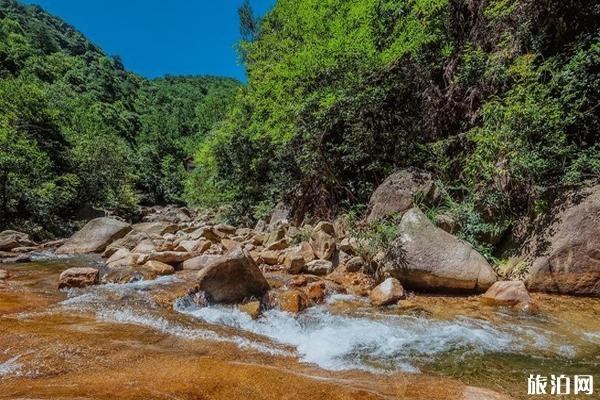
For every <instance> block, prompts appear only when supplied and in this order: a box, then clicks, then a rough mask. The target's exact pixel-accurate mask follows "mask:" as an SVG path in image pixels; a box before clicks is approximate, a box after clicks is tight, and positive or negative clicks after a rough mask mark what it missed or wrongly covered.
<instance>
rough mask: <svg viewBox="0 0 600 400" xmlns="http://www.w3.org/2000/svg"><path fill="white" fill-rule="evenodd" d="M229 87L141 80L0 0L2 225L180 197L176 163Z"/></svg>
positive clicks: (37, 229)
mask: <svg viewBox="0 0 600 400" xmlns="http://www.w3.org/2000/svg"><path fill="white" fill-rule="evenodd" d="M238 86H239V83H238V82H237V81H235V80H233V79H224V78H212V77H198V78H196V77H166V78H164V79H155V80H147V79H145V78H142V77H139V76H136V75H135V74H133V73H130V72H128V71H126V70H125V69H124V67H123V64H122V63H121V61H120V59H119V58H118V57H109V56H107V55H106V54H104V53H103V52H102V50H100V49H99V48H97V47H96V46H94V45H93V44H92V43H91V42H90V41H88V40H87V39H86V38H85V37H84V36H83V35H82V34H80V33H79V32H77V31H76V30H75V29H74V28H72V27H71V26H69V25H67V24H66V23H64V22H63V21H61V20H60V19H58V18H55V17H52V16H50V15H49V14H47V13H46V12H44V11H43V10H42V9H40V8H38V7H35V6H23V5H21V4H19V3H17V2H16V1H14V0H0V228H2V229H4V228H10V227H13V228H18V229H21V230H27V231H29V232H31V233H34V234H37V235H47V234H49V233H55V234H59V233H64V231H67V230H69V228H70V226H69V222H71V221H73V220H75V219H77V218H78V217H79V216H80V215H78V214H80V213H81V212H83V210H84V209H88V208H89V207H91V206H94V207H100V208H104V209H107V210H112V211H115V212H118V213H120V214H122V215H126V214H127V213H128V212H131V211H133V210H134V208H135V206H136V205H137V204H138V203H139V202H140V201H142V202H148V203H163V202H182V201H183V198H182V196H183V193H184V187H185V184H186V181H187V179H188V172H187V171H186V169H185V162H186V160H188V159H189V157H190V156H191V155H193V154H194V152H195V151H196V146H197V143H199V142H200V141H201V139H202V137H203V136H204V135H206V134H207V133H208V132H209V131H210V130H211V129H212V128H213V126H214V125H215V124H216V123H217V122H218V121H219V119H220V118H221V117H222V116H223V115H224V113H225V112H226V110H227V108H228V106H229V103H230V101H231V100H232V98H233V96H234V93H235V92H236V91H237V88H238Z"/></svg>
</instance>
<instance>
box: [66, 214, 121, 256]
mask: <svg viewBox="0 0 600 400" xmlns="http://www.w3.org/2000/svg"><path fill="white" fill-rule="evenodd" d="M129 231H131V225H129V224H127V223H125V222H122V221H119V220H117V219H114V218H107V217H103V218H96V219H93V220H91V221H90V222H88V223H87V224H85V226H84V227H83V228H82V229H81V230H80V231H79V232H77V233H75V234H74V235H73V236H71V237H70V238H69V239H68V240H67V241H66V242H65V244H64V245H62V246H61V247H59V248H58V249H56V253H57V254H75V253H78V254H83V253H95V252H97V253H99V252H102V251H104V250H105V249H106V247H107V246H108V245H109V244H111V243H112V242H114V241H115V240H117V239H120V238H122V237H123V236H125V235H126V234H127V233H128V232H129Z"/></svg>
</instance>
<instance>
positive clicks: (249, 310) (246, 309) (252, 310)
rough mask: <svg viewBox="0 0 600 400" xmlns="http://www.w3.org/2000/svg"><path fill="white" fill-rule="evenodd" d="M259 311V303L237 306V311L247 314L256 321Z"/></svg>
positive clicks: (251, 302)
mask: <svg viewBox="0 0 600 400" xmlns="http://www.w3.org/2000/svg"><path fill="white" fill-rule="evenodd" d="M260 309H261V305H260V301H250V302H248V303H244V304H240V306H239V310H240V311H241V312H243V313H246V314H248V315H249V316H250V317H251V318H252V319H258V317H259V316H260Z"/></svg>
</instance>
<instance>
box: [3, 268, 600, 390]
mask: <svg viewBox="0 0 600 400" xmlns="http://www.w3.org/2000/svg"><path fill="white" fill-rule="evenodd" d="M92 262H94V260H88V259H85V260H81V259H74V260H58V261H57V260H54V261H50V262H38V263H31V264H22V265H9V266H3V268H5V269H7V270H8V271H9V272H10V273H11V278H10V279H9V280H8V281H7V282H5V283H3V284H2V283H0V398H2V399H109V398H110V399H424V400H425V399H427V400H429V399H486V398H489V399H503V398H509V397H508V396H512V397H514V398H527V396H526V388H527V386H526V377H527V376H528V373H530V372H533V371H535V372H536V373H540V374H546V373H550V372H552V373H565V374H576V373H581V374H583V373H588V374H595V375H596V376H597V377H598V378H597V379H600V370H599V368H598V365H599V361H600V351H599V347H600V300H597V299H582V298H571V297H561V296H547V295H534V297H535V300H536V302H537V303H538V304H539V310H538V311H537V312H536V313H535V315H528V314H522V313H519V312H515V311H511V310H500V311H499V310H497V309H494V308H490V307H482V306H481V305H480V304H479V302H478V301H477V299H476V298H449V297H432V296H417V297H412V298H410V299H409V300H407V301H405V302H404V303H403V304H402V305H401V306H400V307H393V308H390V309H388V310H385V311H378V310H372V309H370V308H369V307H368V306H367V305H365V304H363V303H361V302H360V301H357V300H356V299H340V301H338V302H332V303H331V304H330V305H328V306H327V307H328V309H327V310H326V311H324V310H322V311H320V312H327V314H323V315H327V316H329V317H328V318H341V319H340V320H339V321H342V325H343V324H351V323H353V321H354V320H355V319H356V320H357V321H363V322H364V321H367V322H368V321H369V320H370V319H366V318H372V320H373V323H374V324H378V326H381V329H386V330H384V331H383V332H388V330H387V329H392V330H393V329H394V327H395V326H396V325H394V324H396V323H400V324H403V323H404V321H405V320H404V319H403V318H408V319H407V320H406V322H407V323H417V322H418V323H421V322H423V321H433V323H435V324H439V327H440V329H442V330H444V329H445V330H448V332H449V333H448V334H447V335H444V336H439V337H438V336H435V335H434V336H432V337H431V338H430V339H428V337H427V336H426V335H425V336H424V340H425V341H426V340H431V341H432V342H431V343H430V345H431V347H434V346H436V345H439V343H437V344H436V343H435V341H436V340H449V339H448V338H450V339H452V338H453V336H452V335H453V334H454V333H453V332H454V331H456V332H457V333H456V335H457V339H456V340H457V343H456V344H452V345H451V346H449V347H448V349H447V350H444V351H441V352H439V353H436V354H432V355H431V356H430V355H427V354H426V355H425V356H423V355H422V354H417V355H415V360H414V362H413V360H412V358H411V357H410V356H407V357H406V358H403V357H400V358H402V360H403V361H402V362H406V361H407V360H408V362H409V363H410V364H411V365H412V366H414V367H416V368H418V370H419V372H417V373H414V372H413V373H411V372H406V371H404V370H403V368H401V367H398V365H403V364H402V363H400V364H398V363H396V358H398V355H395V356H394V357H395V358H394V357H392V360H388V359H386V358H385V357H383V359H381V360H380V359H371V358H374V357H375V356H373V357H371V358H369V357H367V356H368V355H369V354H368V353H369V351H367V352H366V353H367V354H364V353H360V351H358V350H357V352H358V353H357V355H356V359H354V358H352V357H350V362H349V364H348V367H347V368H337V367H336V368H331V367H330V365H331V360H330V358H327V357H322V356H321V355H320V354H319V353H318V352H317V354H316V355H313V354H312V353H310V351H309V352H308V354H309V355H308V356H306V355H305V356H304V357H303V356H302V351H299V350H298V353H301V354H297V349H296V348H294V345H293V344H294V343H296V342H294V341H293V340H292V341H291V342H290V343H287V342H286V341H285V340H281V339H279V340H278V338H279V337H278V336H277V332H274V333H273V335H272V336H271V337H269V335H268V334H265V335H263V334H261V333H262V331H260V329H263V328H264V327H263V326H262V325H260V323H258V322H257V323H256V325H252V324H255V323H254V322H252V323H249V322H248V324H250V325H248V327H249V328H248V329H245V327H246V326H245V325H241V326H237V325H236V324H237V322H232V323H230V324H227V323H224V324H219V323H215V322H214V321H206V320H202V319H199V318H194V316H195V315H196V314H195V313H194V312H190V313H185V312H183V313H181V312H176V311H173V310H170V309H168V308H164V307H160V306H157V305H156V304H153V303H152V301H151V300H149V299H152V298H154V297H153V296H152V295H153V294H154V293H155V291H156V290H158V286H160V285H157V287H154V286H150V285H149V286H147V287H146V286H144V285H143V284H142V285H140V286H139V287H137V286H135V287H129V286H127V285H125V286H123V288H127V290H124V289H122V288H121V287H119V286H117V285H111V286H109V287H107V288H105V289H98V288H96V289H93V290H91V291H88V292H86V290H83V291H75V292H70V293H67V292H59V291H58V290H57V289H56V282H57V279H58V274H59V273H60V271H62V270H63V269H65V268H67V267H70V266H73V265H82V264H89V263H92ZM182 284H183V283H182ZM165 285H177V283H173V282H165ZM166 287H169V288H170V286H166ZM94 290H95V291H94ZM163 290H165V289H164V288H163ZM169 290H170V289H169ZM140 293H141V294H143V296H141V295H140ZM148 294H150V296H148ZM202 311H203V310H200V311H199V312H200V314H199V315H203V314H202ZM215 312H220V313H225V314H223V315H224V317H223V318H226V317H228V314H226V313H227V310H225V311H223V310H221V309H217V310H215ZM235 315H237V314H235ZM319 315H320V314H315V316H314V317H315V318H317V317H318V316H319ZM272 318H275V320H274V321H275V322H277V323H279V322H280V321H279V320H278V319H277V318H282V319H281V321H284V322H286V323H288V324H289V323H290V319H291V317H290V318H288V317H283V316H279V315H275V316H273V317H272ZM395 318H401V319H399V320H398V321H397V322H396V319H395ZM465 318H466V320H464V321H463V319H465ZM389 320H391V321H395V322H394V324H391V325H389V327H388V325H381V323H380V322H381V321H386V324H387V323H388V322H387V321H389ZM333 321H338V320H333ZM454 321H458V322H456V323H455V322H454ZM242 322H243V320H242ZM507 322H509V323H513V324H519V323H520V324H521V326H522V327H523V329H532V330H536V329H539V330H542V329H543V330H544V332H546V330H548V331H549V332H551V333H548V334H545V333H544V335H545V336H544V335H541V334H540V335H541V336H540V338H543V339H545V340H549V341H550V342H549V343H544V344H543V346H542V345H540V347H539V349H538V347H536V346H537V344H536V343H533V344H532V343H530V342H527V343H526V344H524V345H523V347H522V351H521V352H518V351H512V350H510V346H509V345H506V346H505V348H506V350H504V351H488V350H485V349H487V347H486V346H485V343H483V344H482V346H483V347H482V348H483V351H481V352H480V354H478V351H477V346H479V344H478V343H480V342H474V343H475V344H474V346H475V347H476V348H475V350H476V351H474V352H469V354H468V355H466V356H465V354H462V355H461V354H459V353H460V352H461V348H460V340H461V338H462V337H463V336H460V335H463V334H470V332H473V334H474V335H477V334H481V335H491V336H489V337H490V338H491V339H492V340H496V339H497V340H500V341H501V340H505V337H508V336H506V335H505V334H504V332H503V331H502V332H500V333H498V334H496V333H495V330H494V327H495V326H496V324H497V325H498V326H504V325H506V323H507ZM335 323H336V322H334V323H333V324H334V326H332V327H331V332H332V335H335V332H336V330H335ZM473 324H474V325H473ZM477 324H483V325H482V326H481V327H478V325H477ZM455 325H456V326H455ZM275 326H277V325H275ZM361 326H362V325H358V328H353V327H352V325H351V326H350V327H344V326H340V338H339V340H340V346H342V342H343V341H344V340H349V339H345V336H344V335H345V334H347V332H348V329H357V332H358V333H357V335H359V336H358V337H359V338H360V335H364V331H362V330H360V327H361ZM399 326H400V327H401V326H402V325H399ZM427 326H429V325H427ZM436 326H438V325H432V327H436ZM472 326H474V327H472ZM253 329H254V331H253ZM264 329H266V330H265V332H272V330H268V329H267V328H264ZM269 329H271V328H269ZM282 329H286V328H285V326H283V325H282ZM299 329H300V328H299ZM323 329H325V328H323ZM323 329H321V330H319V329H316V328H315V329H313V330H311V331H307V333H306V334H307V335H314V340H315V346H320V345H322V344H320V342H319V340H322V339H321V338H322V332H323ZM344 329H346V330H344ZM427 329H432V328H427ZM469 329H470V330H469ZM502 329H506V328H502ZM465 330H466V331H465ZM463 331H464V332H463ZM298 332H300V333H302V332H304V331H302V330H300V331H298ZM344 332H346V333H344ZM423 332H426V331H423ZM465 332H466V333H465ZM517 332H518V330H517ZM582 332H585V333H586V335H582V334H581V333H582ZM292 333H295V331H294V332H292ZM596 333H598V335H599V338H598V341H596V339H595V336H594V335H595V334H596ZM538 334H539V332H538ZM494 335H496V336H494ZM292 337H293V335H292ZM482 337H483V339H482V340H483V342H485V340H486V339H487V338H488V336H482ZM524 337H525V336H524ZM527 337H529V336H527ZM293 338H294V340H297V341H299V342H298V343H300V345H298V347H299V348H301V347H302V346H303V345H304V342H302V339H298V338H295V337H293ZM334 339H335V338H334ZM399 339H402V335H400V336H399ZM369 340H373V339H372V338H369ZM516 340H517V341H518V340H520V339H519V337H517V339H516ZM523 340H524V343H525V342H526V340H525V339H523ZM540 340H541V339H540ZM326 343H329V342H326ZM332 343H335V340H334V341H333V342H332ZM390 343H391V344H392V345H393V343H394V342H390ZM390 343H388V342H386V344H385V345H386V346H389V345H390ZM309 344H310V342H309ZM423 344H424V345H427V343H423ZM400 345H402V343H400V342H399V346H400ZM417 345H418V346H420V345H421V344H420V343H418V344H417ZM417 345H415V346H417ZM453 346H458V347H457V348H456V349H454V347H453ZM556 346H565V350H564V351H562V352H561V351H556V349H555V347H556ZM386 348H387V347H384V348H383V349H384V350H385V349H386ZM411 348H412V347H407V349H411ZM417 348H420V347H417ZM491 348H492V349H493V348H494V347H491ZM500 348H502V347H500ZM327 350H328V349H324V350H323V351H324V352H325V353H327ZM372 351H373V354H380V353H381V352H382V349H381V348H378V347H376V348H374V349H373V350H372ZM407 351H408V350H407ZM471 353H472V354H471ZM311 357H312V358H311ZM313 358H314V359H315V360H318V362H310V360H312V359H313ZM307 359H308V361H307ZM363 359H368V360H367V361H363ZM320 360H324V361H323V365H319V363H320ZM344 360H345V359H344ZM357 360H358V361H357ZM333 365H334V366H336V365H337V364H333ZM353 365H356V366H358V367H361V366H367V367H369V368H361V369H357V368H353V367H352V366H353ZM473 386H476V387H483V388H487V389H489V390H494V391H495V392H497V393H501V394H498V395H497V394H493V393H491V392H484V391H482V390H479V389H474V388H473ZM596 392H598V390H597V391H596ZM573 398H575V397H573ZM581 398H590V397H589V396H586V397H581Z"/></svg>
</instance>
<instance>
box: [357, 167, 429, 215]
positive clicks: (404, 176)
mask: <svg viewBox="0 0 600 400" xmlns="http://www.w3.org/2000/svg"><path fill="white" fill-rule="evenodd" d="M415 196H420V197H421V198H422V200H424V201H425V202H426V203H430V202H433V201H435V199H437V197H439V193H438V191H437V189H436V186H435V183H434V181H433V178H432V176H431V174H430V173H428V172H425V171H421V170H418V169H416V168H407V169H403V170H400V171H397V172H395V173H393V174H392V175H390V176H388V177H387V178H386V179H385V181H383V183H382V184H381V185H379V186H378V187H377V189H375V191H374V192H373V194H372V195H371V199H370V200H369V204H368V210H369V211H368V212H369V213H368V216H367V222H369V223H372V222H375V221H376V220H378V219H381V218H385V217H387V216H390V215H393V214H403V213H404V212H406V211H408V210H409V209H410V208H412V207H413V202H414V198H415Z"/></svg>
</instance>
